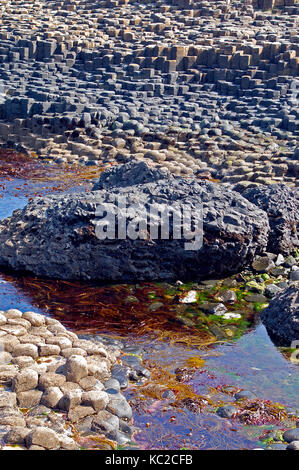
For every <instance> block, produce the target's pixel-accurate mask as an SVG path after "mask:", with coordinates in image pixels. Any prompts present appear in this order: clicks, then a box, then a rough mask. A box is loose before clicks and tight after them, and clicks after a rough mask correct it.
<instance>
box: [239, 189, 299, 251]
mask: <svg viewBox="0 0 299 470" xmlns="http://www.w3.org/2000/svg"><path fill="white" fill-rule="evenodd" d="M242 196H244V197H245V198H246V199H248V201H250V202H252V203H253V204H255V205H256V206H258V207H259V208H260V209H262V210H263V211H265V212H266V213H267V215H268V218H269V223H270V235H269V243H268V247H267V250H268V251H269V252H271V253H277V254H279V253H282V254H289V253H291V252H293V251H294V250H296V249H297V248H298V247H299V239H298V233H299V189H298V188H290V187H289V186H286V185H283V184H272V185H270V186H262V185H261V186H257V187H255V188H249V189H247V190H245V191H244V192H242Z"/></svg>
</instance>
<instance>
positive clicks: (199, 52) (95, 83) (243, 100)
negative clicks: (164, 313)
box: [0, 0, 299, 450]
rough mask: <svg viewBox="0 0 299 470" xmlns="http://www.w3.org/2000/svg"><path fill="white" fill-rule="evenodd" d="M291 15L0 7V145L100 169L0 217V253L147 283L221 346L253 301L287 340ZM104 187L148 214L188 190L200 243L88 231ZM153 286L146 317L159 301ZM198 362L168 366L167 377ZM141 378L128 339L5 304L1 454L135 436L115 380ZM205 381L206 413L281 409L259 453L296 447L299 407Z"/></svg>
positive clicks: (77, 2) (171, 3)
mask: <svg viewBox="0 0 299 470" xmlns="http://www.w3.org/2000/svg"><path fill="white" fill-rule="evenodd" d="M298 15H299V4H298V2H296V0H245V1H230V0H228V1H215V0H212V1H209V2H206V1H197V0H167V1H158V2H154V3H148V2H146V1H144V0H115V1H114V0H113V1H112V0H103V1H94V0H87V1H86V0H85V1H83V0H62V1H56V0H51V1H49V0H41V1H39V2H30V1H28V2H27V1H25V2H19V0H11V1H10V2H9V4H7V5H6V4H5V5H4V4H3V5H2V6H1V7H0V23H1V29H0V39H1V46H0V146H1V147H3V148H6V149H9V148H14V149H17V150H19V151H22V152H24V153H25V154H26V155H27V156H30V157H34V158H38V159H39V160H40V161H41V162H42V161H47V162H48V164H49V165H51V163H53V162H54V163H57V164H58V165H60V164H61V165H63V166H64V167H65V168H68V165H74V166H75V168H76V167H77V166H81V167H85V166H86V167H90V168H92V169H93V168H96V169H99V171H100V170H101V169H102V168H103V169H105V171H103V173H101V176H100V178H99V179H97V180H95V181H94V186H93V189H92V191H89V192H85V193H83V192H82V193H80V194H68V195H66V194H62V195H58V196H57V195H49V196H45V197H37V198H34V199H33V200H32V201H30V202H28V204H27V206H26V207H25V208H24V209H23V210H17V211H15V212H14V213H13V215H12V216H11V217H8V218H7V219H4V220H2V221H1V222H0V266H1V267H4V268H9V269H13V270H16V271H19V272H23V271H25V272H27V273H28V272H29V273H34V274H35V275H37V276H41V277H48V278H54V279H66V280H74V279H76V280H80V281H90V280H95V281H104V282H107V281H109V282H115V281H117V282H134V283H137V282H138V283H139V282H142V281H156V280H159V281H163V283H165V285H166V288H168V289H169V292H170V293H168V298H171V300H172V301H173V304H174V305H175V303H177V304H178V305H176V310H175V314H174V315H173V316H172V317H171V318H170V319H171V321H173V317H175V321H176V322H177V323H179V325H181V326H182V328H185V327H186V328H197V327H198V326H199V324H200V322H201V324H200V328H201V330H200V331H201V333H204V334H207V335H209V337H213V338H214V339H215V341H219V342H224V341H227V340H229V339H232V338H237V337H238V334H240V332H242V331H244V328H245V326H244V325H246V320H247V317H250V318H251V319H252V318H253V317H255V318H256V317H257V316H259V315H260V312H261V311H262V315H261V319H262V321H263V323H264V324H265V326H266V328H267V331H268V333H269V335H270V337H271V338H272V339H273V342H274V344H276V345H279V346H284V347H285V348H286V349H288V350H289V348H290V346H291V344H292V342H293V341H294V340H297V339H298V338H297V337H296V335H298V334H299V327H298V321H299V319H298V282H299V277H298V275H299V266H298V264H299V263H298V253H299V252H298V249H299V240H298V233H299V211H298V208H299V190H298V187H299V183H298V175H299V163H298V159H299V146H298V137H299V119H298V99H299V95H298V93H299V85H298V83H299V82H298V76H299V46H298V43H299V42H298V40H299V36H298ZM119 196H121V197H125V198H126V199H127V203H128V204H130V205H135V206H137V205H138V204H139V205H142V210H144V208H145V210H146V213H147V215H148V214H149V211H150V206H151V205H152V204H158V203H163V204H166V205H167V206H171V205H172V204H175V203H178V202H181V201H184V203H185V204H187V205H188V206H189V207H191V208H192V210H195V209H196V207H197V204H199V203H201V204H202V207H203V236H204V243H203V248H202V249H200V250H197V251H195V252H194V251H191V252H190V251H189V252H188V251H187V250H185V247H184V244H185V243H186V242H188V238H187V237H186V238H184V237H183V238H182V239H180V240H173V239H170V240H169V239H163V240H161V239H159V240H155V241H153V240H152V239H151V237H150V236H148V237H147V238H145V239H140V240H134V241H132V240H129V239H126V240H117V239H116V240H99V238H98V237H97V236H96V219H97V215H96V212H97V207H98V205H99V204H101V203H108V204H112V205H114V209H115V210H116V206H115V200H116V199H117V198H118V197H119ZM119 214H120V213H118V215H119ZM117 221H118V219H117ZM236 273H237V274H236ZM225 276H230V277H225ZM234 276H235V277H234ZM213 279H215V280H213ZM220 279H222V280H220ZM185 281H191V282H192V286H191V287H188V289H187V288H186V289H185V287H182V286H184V284H183V282H185ZM189 283H190V282H189ZM180 289H181V290H180ZM132 292H134V289H133V290H132ZM150 295H151V297H150V299H152V300H153V302H151V304H150V307H149V308H150V312H151V314H152V315H159V313H160V310H162V308H164V305H163V302H160V300H158V301H157V299H156V298H155V295H156V294H155V292H150ZM173 299H175V300H173ZM136 301H137V304H138V299H137V298H136V297H134V295H133V294H132V295H130V296H128V297H127V299H126V305H128V308H129V307H130V303H133V304H134V303H135V302H136ZM172 306H173V305H172ZM190 306H191V307H190ZM189 307H190V308H189ZM172 313H173V312H172ZM252 321H253V320H252ZM198 331H199V330H198ZM137 349H138V348H137ZM191 363H192V361H191ZM192 364H193V365H194V362H193V363H192ZM195 364H197V365H198V364H201V362H200V359H198V358H197V362H196V361H195ZM195 369H196V368H195V367H193V368H192V367H191V366H190V367H189V369H188V368H177V369H176V370H175V374H176V380H177V382H184V380H185V381H186V382H188V379H190V377H191V376H192V373H194V371H195ZM150 376H151V371H150V369H148V368H146V367H144V365H143V363H142V361H141V359H140V357H139V355H138V354H136V348H135V347H134V345H133V346H132V345H130V344H128V345H126V344H124V343H123V342H122V341H121V340H114V339H111V338H106V337H105V336H104V335H103V336H101V335H97V334H96V335H93V336H86V337H84V336H81V335H76V334H75V333H73V332H71V331H70V330H68V329H66V328H65V327H64V326H63V325H62V323H61V322H59V321H58V320H55V319H54V318H51V317H50V316H44V315H40V314H37V313H34V312H28V311H27V312H24V313H23V312H21V311H20V310H17V309H10V310H3V311H2V310H1V311H0V448H1V449H2V450H12V449H17V450H27V449H28V450H81V449H85V443H86V439H87V440H91V441H93V442H94V443H95V445H96V446H98V447H97V448H99V449H118V447H119V446H121V447H122V448H127V447H130V446H134V434H135V433H136V432H137V431H138V429H136V427H135V425H134V422H133V411H132V407H131V405H130V404H129V399H127V398H125V392H126V390H127V388H128V386H129V385H130V383H131V384H132V383H135V384H142V383H143V382H146V381H147V380H148V379H149V378H150ZM151 385H152V384H149V389H150V391H151ZM152 390H153V388H152ZM151 393H152V394H153V396H155V394H154V392H153V391H151ZM219 394H220V395H221V400H222V399H223V398H224V399H223V403H222V404H221V405H220V406H218V405H219V403H218V405H217V407H216V408H215V407H214V409H213V407H212V405H211V407H210V409H209V411H211V412H212V413H214V414H216V415H217V418H221V419H222V418H224V419H225V418H226V419H228V420H231V421H232V422H234V420H236V421H238V422H242V423H243V422H244V423H245V424H248V423H254V424H255V423H258V424H260V422H262V421H259V418H260V416H262V417H263V416H264V417H265V420H267V419H268V420H269V421H265V422H270V423H272V422H275V419H276V418H277V420H278V422H280V420H281V422H284V421H283V420H286V421H285V423H287V426H288V427H289V428H291V429H287V430H284V432H283V433H281V432H280V433H276V432H273V433H272V435H271V434H270V433H269V434H268V435H267V436H268V444H269V445H268V447H267V448H273V449H275V448H276V449H277V450H279V449H288V450H299V428H298V426H299V424H298V422H297V423H296V424H295V421H294V420H295V419H296V416H297V418H298V410H297V411H296V412H293V411H292V412H288V411H287V410H286V409H284V407H279V406H278V407H276V408H275V406H274V407H272V404H271V403H270V402H269V401H267V400H264V401H263V400H259V399H258V398H257V397H256V395H255V394H254V393H253V392H251V391H250V390H235V388H234V387H231V388H230V387H227V388H225V387H220V389H219ZM128 395H129V394H128ZM155 397H156V398H157V399H160V398H161V397H162V398H163V399H166V400H168V402H167V403H172V400H173V401H174V402H175V403H176V404H177V403H179V404H180V405H181V406H182V407H183V408H184V407H185V409H187V410H188V411H191V412H192V413H200V412H201V407H203V406H205V405H207V404H209V401H208V397H205V398H201V397H199V396H198V397H197V398H194V399H193V398H192V399H191V398H190V397H189V396H188V398H183V399H180V400H179V399H177V397H176V394H175V392H174V390H172V388H171V387H166V386H160V388H159V387H158V393H157V395H156V396H155ZM154 400H155V399H154V398H153V401H154ZM219 400H220V398H219ZM263 413H264V415H263ZM267 413H268V414H267ZM296 413H297V414H296ZM254 420H256V421H254ZM288 420H289V421H288ZM258 424H257V425H258ZM293 426H297V427H296V428H295V427H293ZM270 443H271V445H270Z"/></svg>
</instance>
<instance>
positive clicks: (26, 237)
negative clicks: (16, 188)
mask: <svg viewBox="0 0 299 470" xmlns="http://www.w3.org/2000/svg"><path fill="white" fill-rule="evenodd" d="M137 170H138V171H137ZM135 173H136V178H135V180H134V178H133V177H132V176H134V175H135ZM163 175H164V172H160V170H153V171H152V170H151V169H149V168H148V167H147V166H146V165H145V166H144V165H142V168H141V167H140V165H139V163H134V162H133V163H130V164H127V165H122V166H121V167H117V168H113V167H112V168H111V169H109V170H106V171H105V172H104V173H103V174H102V176H101V178H100V182H99V184H98V185H96V188H97V187H100V188H104V189H102V190H99V191H93V192H90V193H87V194H86V193H85V194H84V193H83V194H72V195H55V196H46V197H43V198H36V199H34V200H33V201H31V202H29V204H28V205H27V206H26V207H25V208H24V209H23V210H17V211H15V212H14V213H13V215H12V217H10V218H7V219H5V220H3V221H2V222H1V224H0V264H1V265H2V266H7V267H11V268H13V269H16V270H26V271H30V272H33V273H34V274H36V275H40V276H48V277H52V278H58V279H83V280H90V279H97V280H104V281H107V280H109V281H133V280H138V281H140V280H157V279H160V280H174V279H203V278H207V277H211V276H216V277H218V276H221V275H223V274H230V273H235V272H237V271H239V270H241V269H242V268H243V267H244V266H246V265H248V264H249V263H251V262H252V260H253V259H254V257H255V256H257V255H259V254H261V253H262V252H263V250H265V248H266V246H267V242H268V232H269V225H268V222H267V216H266V214H265V212H263V211H262V210H260V209H259V208H257V207H256V206H254V205H253V204H251V203H250V202H249V201H247V200H246V199H245V198H243V197H242V196H241V195H240V194H239V193H237V192H234V191H232V190H231V189H230V188H228V187H224V186H223V185H219V184H216V183H211V182H203V181H196V180H194V179H188V178H181V177H177V178H174V177H173V176H169V175H168V174H167V173H165V177H164V178H162V176H163ZM126 178H127V179H126ZM155 178H156V179H157V181H154V179H155ZM139 181H141V182H142V183H140V184H134V183H136V182H137V183H138V182H139ZM118 197H122V198H125V199H126V203H127V206H130V208H131V209H130V210H131V212H130V210H128V209H127V210H126V209H121V208H120V207H119V206H118V207H117V205H116V200H117V198H118ZM107 203H108V204H110V206H109V211H110V213H111V212H113V211H115V213H116V216H115V219H114V220H113V221H112V222H111V223H110V226H109V230H111V229H114V227H113V224H114V223H115V229H116V236H117V237H118V229H119V228H120V227H119V225H120V224H121V222H120V216H121V215H124V214H125V211H126V214H128V212H129V214H130V216H129V217H128V218H127V220H126V226H125V228H126V233H125V235H126V236H125V238H124V239H119V238H115V239H104V240H101V239H99V235H98V231H97V228H98V222H99V217H100V215H102V217H104V215H103V214H104V212H105V210H104V209H103V211H102V212H101V213H100V215H99V208H100V209H101V210H102V208H103V207H104V206H103V204H107ZM182 203H183V204H184V205H185V206H187V207H188V209H189V211H190V212H191V213H192V216H193V215H194V214H197V215H198V211H199V209H198V207H199V205H200V204H202V207H203V246H202V247H201V248H200V245H199V246H198V247H196V249H191V250H190V248H189V249H186V243H189V244H190V238H188V231H189V235H190V223H189V222H188V221H186V220H185V221H184V224H183V227H182V229H183V231H182V233H183V237H182V238H181V239H176V238H175V237H173V233H172V221H171V220H170V236H169V237H168V238H169V239H161V237H159V235H158V236H157V237H155V236H152V237H151V233H149V226H145V228H144V230H145V231H144V238H143V239H135V240H133V239H132V238H133V237H134V234H136V231H137V234H138V228H139V229H140V226H139V227H138V220H139V222H140V218H144V216H146V217H148V219H149V215H150V211H151V210H152V208H153V206H154V207H157V204H162V205H163V207H166V208H169V206H170V207H171V206H172V207H174V206H176V207H177V208H178V207H179V209H177V210H181V204H182ZM132 205H134V211H135V212H134V213H133V215H132ZM105 207H108V206H105ZM180 214H181V212H180ZM138 217H139V219H138ZM137 219H138V220H137ZM167 219H168V216H167ZM170 219H171V218H170ZM152 221H153V225H154V227H155V228H158V230H161V220H160V216H159V217H158V216H157V217H155V216H154V217H153V219H152ZM132 223H133V228H132ZM118 224H119V225H118ZM130 224H131V225H130ZM128 230H131V232H130V237H128V236H127V233H128ZM113 233H114V232H113ZM158 233H159V232H158ZM132 234H133V236H132ZM158 237H159V238H158ZM193 248H194V246H193Z"/></svg>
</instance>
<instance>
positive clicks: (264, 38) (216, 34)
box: [0, 0, 299, 189]
mask: <svg viewBox="0 0 299 470" xmlns="http://www.w3.org/2000/svg"><path fill="white" fill-rule="evenodd" d="M298 9H299V5H298V3H296V2H295V0H263V1H257V0H246V1H245V2H231V1H229V2H226V1H211V2H205V1H200V2H197V1H196V2H195V1H193V0H188V1H186V0H184V1H183V0H171V1H167V2H165V3H161V2H158V3H153V4H151V5H150V8H149V7H148V4H147V3H146V2H142V1H132V0H131V1H127V0H126V1H124V2H118V1H116V2H110V1H102V2H95V1H94V0H89V1H88V2H86V1H76V2H74V1H72V0H65V1H62V2H56V1H51V2H49V1H46V0H43V1H41V2H39V3H38V5H36V4H35V3H32V2H22V5H20V3H19V2H18V1H17V0H12V1H11V2H10V4H9V7H6V6H5V5H3V7H2V9H1V11H0V16H1V34H0V37H1V49H0V61H1V70H0V80H1V82H0V85H1V86H0V91H1V99H0V119H1V122H0V138H1V140H2V144H3V145H4V146H6V147H12V146H14V147H15V148H18V149H19V150H23V151H25V152H27V153H28V154H32V152H35V154H36V155H37V156H38V157H39V158H41V159H46V160H50V161H51V160H52V161H56V162H58V163H66V164H69V163H75V164H79V165H88V166H89V165H91V166H101V165H103V164H110V163H125V162H127V161H130V160H131V158H132V156H134V158H138V159H140V160H144V161H150V162H152V163H154V164H157V163H162V164H163V165H164V166H165V167H166V168H168V169H169V170H170V171H171V172H172V173H174V174H178V175H180V174H181V175H193V174H196V175H197V177H198V178H204V179H211V178H216V179H219V180H220V181H222V182H223V183H227V182H229V183H230V184H233V185H236V186H237V187H239V188H243V189H245V188H247V187H254V186H256V185H259V184H275V183H280V182H283V183H286V184H290V185H298V133H299V121H298V80H297V78H296V77H298V75H299V70H298V67H299V62H298V34H297V18H298ZM112 17H113V18H112ZM27 20H28V21H27Z"/></svg>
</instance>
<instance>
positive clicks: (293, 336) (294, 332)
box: [261, 286, 299, 347]
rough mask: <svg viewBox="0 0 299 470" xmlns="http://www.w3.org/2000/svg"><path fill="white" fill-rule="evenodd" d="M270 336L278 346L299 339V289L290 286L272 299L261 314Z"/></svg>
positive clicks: (289, 344) (288, 345)
mask: <svg viewBox="0 0 299 470" xmlns="http://www.w3.org/2000/svg"><path fill="white" fill-rule="evenodd" d="M261 319H262V322H263V323H264V325H265V327H266V328H267V332H268V334H269V336H270V338H271V339H272V340H273V342H274V343H275V344H276V345H277V346H285V347H290V346H291V343H292V341H299V290H298V287H297V286H292V287H289V288H288V289H286V290H284V291H283V292H281V293H280V294H278V295H276V296H275V297H274V299H272V300H271V302H270V304H269V306H268V307H267V308H266V309H265V310H264V311H263V313H262V315H261Z"/></svg>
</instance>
